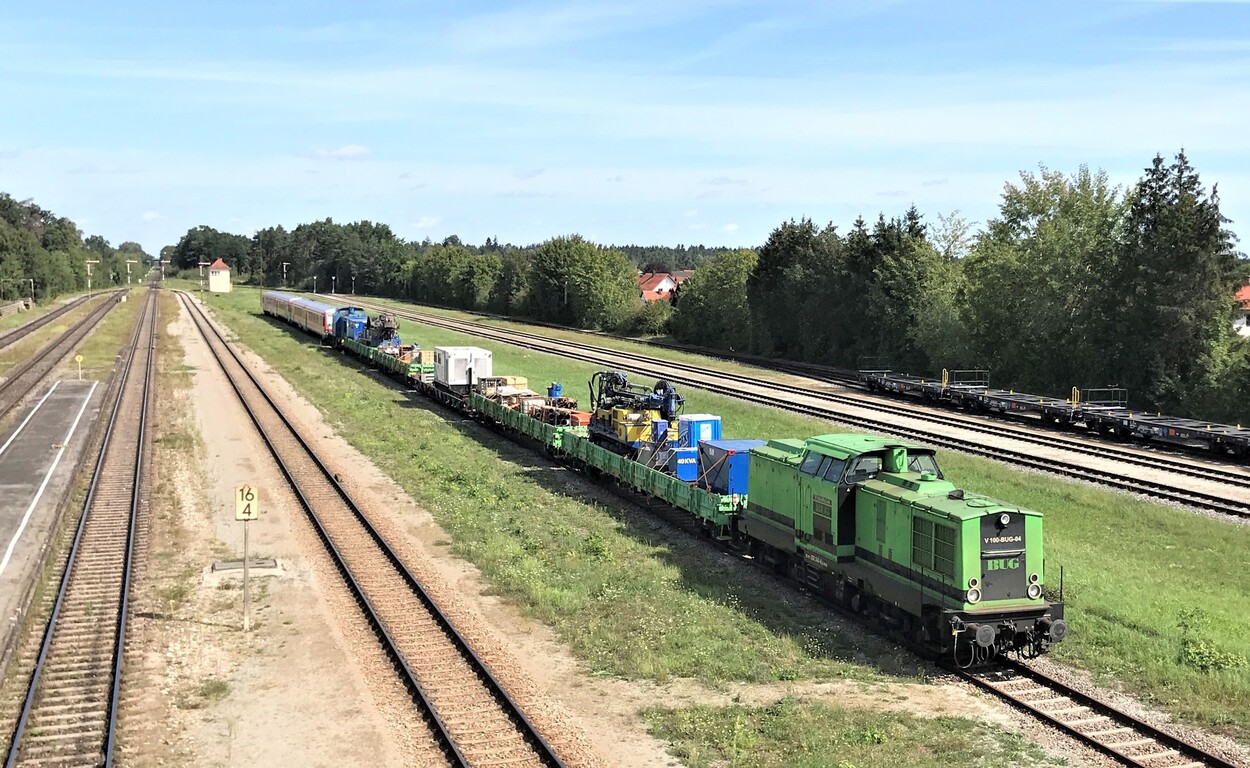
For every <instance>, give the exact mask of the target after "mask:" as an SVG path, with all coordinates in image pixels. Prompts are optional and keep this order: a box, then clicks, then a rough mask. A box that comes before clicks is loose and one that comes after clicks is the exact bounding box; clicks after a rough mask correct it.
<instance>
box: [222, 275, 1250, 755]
mask: <svg viewBox="0 0 1250 768" xmlns="http://www.w3.org/2000/svg"><path fill="white" fill-rule="evenodd" d="M231 300H232V301H233V302H235V303H236V304H237V305H238V306H239V307H240V308H242V309H244V310H245V311H248V312H255V311H256V310H255V307H256V306H257V303H258V300H257V299H256V298H255V294H252V295H251V297H250V298H248V297H247V293H246V292H241V293H239V294H236V295H235V296H234V297H231ZM402 330H403V331H404V332H406V336H407V337H409V338H415V339H419V340H420V341H421V342H422V343H423V344H425V345H426V346H431V345H433V344H473V343H479V342H477V341H476V340H475V339H474V338H473V337H470V336H465V335H462V334H456V333H452V332H448V331H443V330H440V329H435V328H428V327H420V328H414V326H413V325H412V324H410V323H404V324H403V325H402ZM490 346H491V347H492V349H493V350H494V353H495V367H496V371H497V372H509V373H512V372H515V373H521V374H525V375H528V376H530V377H531V380H532V381H534V382H535V383H545V382H546V381H548V380H560V381H563V382H565V383H566V385H567V387H568V389H569V390H571V392H572V394H575V395H580V394H581V392H579V391H578V390H580V389H582V388H583V387H584V385H583V384H582V382H584V381H585V380H586V379H587V378H588V377H589V374H590V372H591V370H592V368H591V367H588V366H586V365H582V364H578V363H576V362H574V361H569V360H564V359H560V358H555V357H552V356H550V355H543V354H539V353H535V352H529V351H526V350H520V349H518V348H513V347H504V346H502V345H498V344H492V345H490ZM688 358H689V356H687V359H688ZM686 395H687V398H688V404H687V408H688V409H689V410H690V411H691V412H694V411H707V412H711V413H719V414H721V415H722V417H723V418H724V422H725V431H726V436H727V437H748V436H751V437H755V436H759V437H777V436H795V435H800V436H802V435H810V434H817V433H820V432H827V431H833V430H835V429H836V428H835V427H833V426H831V425H830V424H828V423H827V422H821V421H818V420H814V419H808V418H802V417H797V416H794V415H792V414H787V413H783V412H778V411H775V410H772V409H767V408H761V407H758V406H753V405H748V404H744V403H741V402H738V401H734V400H731V399H729V398H724V397H720V396H717V395H712V394H708V393H705V392H700V391H694V390H688V391H687V392H686ZM943 466H944V468H945V470H946V472H947V474H948V475H949V476H950V478H951V479H952V480H953V481H955V482H957V483H959V484H960V485H961V486H964V487H967V488H969V489H973V490H976V491H979V492H983V493H987V494H990V495H993V496H997V497H999V498H1004V499H1010V500H1012V501H1013V502H1016V503H1018V504H1020V505H1021V506H1025V507H1030V508H1033V509H1037V510H1040V511H1042V512H1043V513H1045V514H1046V516H1047V552H1048V556H1047V566H1048V568H1049V577H1048V581H1049V582H1050V585H1051V587H1052V588H1054V587H1055V586H1057V581H1058V579H1057V572H1058V568H1059V566H1063V567H1064V569H1065V576H1066V579H1065V595H1064V597H1065V600H1066V601H1067V603H1068V610H1069V614H1068V617H1069V620H1070V621H1071V623H1072V625H1073V627H1074V628H1075V629H1074V632H1073V633H1071V634H1070V635H1069V637H1068V639H1067V640H1065V642H1064V643H1063V644H1061V645H1060V646H1059V647H1058V649H1057V651H1056V653H1055V656H1056V658H1059V659H1063V660H1067V661H1070V662H1072V663H1074V664H1076V665H1078V666H1082V667H1084V668H1087V669H1089V670H1091V671H1093V672H1094V673H1095V674H1097V675H1099V676H1100V677H1102V678H1104V679H1105V680H1106V681H1108V682H1115V683H1117V684H1119V685H1122V686H1123V687H1124V688H1125V689H1126V690H1129V691H1131V692H1133V693H1136V694H1138V695H1140V696H1142V697H1143V698H1145V699H1147V700H1150V701H1153V702H1155V703H1156V704H1158V705H1160V706H1162V707H1164V708H1167V709H1169V710H1170V711H1172V712H1174V713H1176V714H1177V715H1178V716H1179V717H1181V718H1183V719H1185V720H1187V721H1190V722H1194V723H1197V724H1200V725H1206V726H1209V727H1214V728H1216V729H1219V730H1224V731H1226V732H1229V733H1232V734H1234V735H1237V736H1239V737H1241V738H1243V739H1244V738H1246V737H1247V736H1248V735H1250V672H1248V671H1247V670H1246V669H1245V668H1240V669H1229V670H1219V671H1204V670H1202V669H1199V668H1196V667H1195V666H1193V665H1192V664H1189V663H1185V662H1183V661H1182V660H1181V656H1180V648H1181V641H1182V632H1181V630H1180V628H1179V627H1178V623H1179V621H1180V619H1181V613H1182V611H1185V610H1186V609H1195V608H1196V609H1198V610H1200V611H1202V612H1203V613H1204V614H1205V616H1206V617H1207V618H1208V620H1209V625H1208V626H1207V627H1206V628H1205V629H1203V630H1201V631H1200V633H1199V635H1198V636H1197V637H1196V638H1195V639H1198V640H1204V641H1206V642H1208V643H1209V644H1211V646H1213V647H1214V648H1216V649H1219V650H1221V651H1225V652H1230V653H1233V654H1239V655H1242V656H1246V655H1250V636H1247V635H1246V633H1245V632H1244V628H1245V617H1246V612H1245V609H1244V606H1245V605H1246V604H1247V601H1248V599H1250V578H1247V577H1246V576H1245V573H1246V570H1247V567H1248V566H1250V528H1247V527H1245V526H1236V525H1231V524H1227V523H1223V522H1220V521H1215V520H1210V519H1207V518H1204V517H1201V516H1198V515H1195V514H1193V513H1190V512H1186V511H1183V510H1178V509H1174V508H1171V507H1167V506H1164V505H1160V504H1155V503H1152V502H1147V501H1142V500H1139V499H1135V498H1131V497H1128V496H1125V495H1123V494H1118V493H1113V492H1110V491H1104V490H1100V489H1097V488H1092V487H1088V486H1084V485H1081V484H1079V483H1073V482H1068V481H1064V480H1060V479H1057V478H1053V477H1048V476H1044V475H1038V474H1032V473H1023V472H1019V471H1015V470H1012V469H1008V468H1005V467H1003V466H1001V465H999V464H996V463H995V462H991V461H987V460H984V459H979V458H976V457H970V456H964V455H961V454H956V453H947V454H945V455H944V458H943Z"/></svg>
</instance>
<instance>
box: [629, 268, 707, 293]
mask: <svg viewBox="0 0 1250 768" xmlns="http://www.w3.org/2000/svg"><path fill="white" fill-rule="evenodd" d="M693 274H694V270H693V269H683V270H681V271H679V272H673V273H669V272H643V273H642V274H640V275H638V292H639V293H640V294H641V295H642V300H643V301H659V300H660V299H667V298H668V297H669V294H670V293H672V292H673V289H675V288H676V287H677V286H679V285H681V284H682V283H684V282H685V281H686V279H687V278H688V277H690V276H691V275H693Z"/></svg>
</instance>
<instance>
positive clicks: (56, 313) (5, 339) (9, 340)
mask: <svg viewBox="0 0 1250 768" xmlns="http://www.w3.org/2000/svg"><path fill="white" fill-rule="evenodd" d="M90 298H91V296H89V295H87V296H79V297H78V298H76V299H74V300H73V301H68V302H66V303H64V304H62V305H61V306H59V307H57V308H56V309H54V310H52V311H51V312H48V313H47V314H44V315H40V316H39V317H36V318H35V319H34V320H31V321H30V322H29V323H26V324H25V325H21V326H18V327H17V328H14V329H13V330H11V331H9V332H7V333H5V334H4V335H2V336H0V349H4V348H5V347H8V346H11V345H13V344H16V343H17V342H19V341H21V340H22V339H24V338H26V337H27V336H28V335H30V334H31V333H32V332H34V331H37V330H39V329H40V328H42V327H44V326H45V325H47V324H48V323H50V322H52V321H53V320H55V319H57V318H58V317H60V316H62V315H64V314H66V313H67V312H72V311H73V310H75V309H77V308H78V307H81V306H82V305H83V303H84V302H86V301H87V300H88V299H90Z"/></svg>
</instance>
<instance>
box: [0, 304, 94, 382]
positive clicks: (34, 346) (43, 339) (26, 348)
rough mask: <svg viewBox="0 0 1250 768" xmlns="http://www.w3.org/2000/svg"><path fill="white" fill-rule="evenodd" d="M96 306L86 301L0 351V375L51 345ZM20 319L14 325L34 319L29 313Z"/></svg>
mask: <svg viewBox="0 0 1250 768" xmlns="http://www.w3.org/2000/svg"><path fill="white" fill-rule="evenodd" d="M98 306H99V304H98V302H96V301H88V302H87V303H86V304H85V305H83V306H80V307H76V308H74V309H72V310H70V311H69V312H66V313H65V314H63V315H61V316H60V317H58V318H57V319H56V320H53V321H52V322H51V323H49V324H48V325H45V326H43V327H42V328H40V329H38V330H37V331H34V332H32V333H29V334H27V335H26V337H25V338H23V339H21V340H19V341H17V342H14V343H13V344H11V345H9V346H8V347H5V348H4V349H3V350H0V375H2V374H4V373H6V372H7V371H9V370H10V369H11V368H13V367H14V366H15V365H17V364H18V363H21V362H23V361H24V360H26V359H28V358H29V357H30V356H31V355H33V354H35V353H36V352H37V351H39V350H40V349H42V348H43V347H45V346H47V345H48V344H49V343H51V342H52V340H53V339H55V338H56V337H57V336H60V335H61V334H62V333H65V332H66V331H68V330H69V329H70V328H72V327H74V325H75V324H77V323H78V321H79V320H82V319H83V318H84V317H86V316H87V315H89V314H91V312H92V310H94V309H95V308H96V307H98ZM40 314H42V313H40ZM20 317H21V318H22V320H23V322H21V323H16V324H15V325H25V324H26V323H27V322H30V321H31V320H33V319H34V318H33V317H32V316H31V315H30V314H29V313H23V314H22V315H20ZM3 319H4V320H13V319H14V318H13V317H6V318H3Z"/></svg>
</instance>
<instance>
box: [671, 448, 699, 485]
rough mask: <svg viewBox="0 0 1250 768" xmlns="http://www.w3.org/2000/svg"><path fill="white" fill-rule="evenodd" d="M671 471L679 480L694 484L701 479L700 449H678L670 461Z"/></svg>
mask: <svg viewBox="0 0 1250 768" xmlns="http://www.w3.org/2000/svg"><path fill="white" fill-rule="evenodd" d="M669 470H670V471H671V472H672V473H673V474H674V475H675V476H676V477H677V479H678V480H684V481H685V482H687V483H693V482H694V481H695V480H698V479H699V449H698V448H677V449H675V450H674V451H673V456H672V458H670V459H669Z"/></svg>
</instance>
